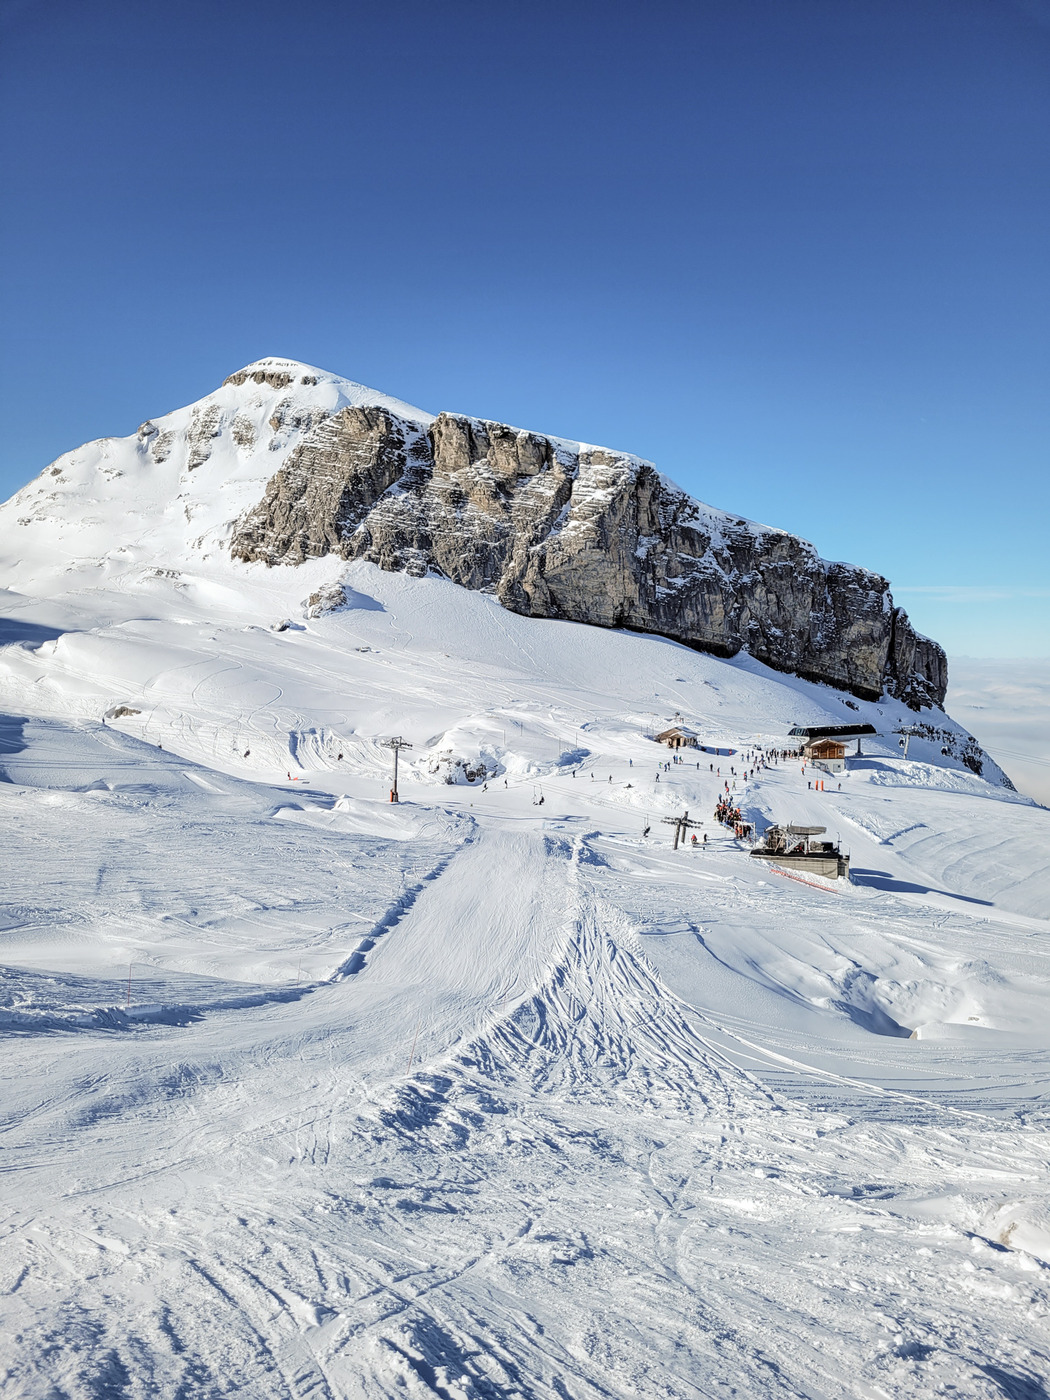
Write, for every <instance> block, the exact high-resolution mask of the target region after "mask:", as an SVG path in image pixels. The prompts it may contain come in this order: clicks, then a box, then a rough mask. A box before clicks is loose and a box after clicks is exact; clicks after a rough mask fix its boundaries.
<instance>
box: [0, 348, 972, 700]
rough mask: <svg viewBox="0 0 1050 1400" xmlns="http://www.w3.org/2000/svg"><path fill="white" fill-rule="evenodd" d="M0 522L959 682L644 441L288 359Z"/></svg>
mask: <svg viewBox="0 0 1050 1400" xmlns="http://www.w3.org/2000/svg"><path fill="white" fill-rule="evenodd" d="M114 516H115V517H116V518H114ZM0 526H2V527H3V534H4V535H5V536H6V535H7V533H8V529H9V528H10V535H11V548H12V549H13V550H15V551H18V552H23V551H24V552H25V554H26V555H28V556H29V557H32V556H33V555H34V554H37V555H38V554H39V553H40V552H41V550H42V551H43V553H44V554H45V556H46V557H47V558H48V559H49V560H51V561H53V559H54V544H55V542H56V540H57V541H58V542H60V543H61V545H62V547H63V549H64V550H65V551H68V553H69V556H70V563H71V564H73V563H75V564H77V565H79V566H80V567H85V566H87V567H89V568H90V567H103V568H105V569H106V570H108V571H111V570H112V569H113V568H121V567H124V566H127V565H129V564H131V565H137V564H141V563H142V562H144V561H146V562H148V563H149V564H150V565H153V566H158V565H159V566H161V567H177V566H178V563H179V562H180V561H182V560H185V559H187V558H190V557H193V556H198V557H199V556H207V555H208V553H209V552H211V551H215V550H221V551H226V550H227V549H230V550H232V553H233V555H234V557H235V558H237V559H240V560H245V561H251V560H262V561H264V562H265V563H267V564H274V563H293V564H297V563H300V562H301V561H302V560H303V559H306V558H313V557H322V556H326V555H335V556H336V557H342V558H347V559H353V558H358V559H368V560H370V561H372V562H373V563H377V564H379V565H380V566H381V567H382V568H384V569H392V570H401V569H406V570H408V571H409V572H411V573H416V574H425V573H427V572H430V571H437V572H440V573H441V574H442V575H443V576H445V577H447V578H450V579H452V580H453V581H454V582H456V583H459V584H462V585H463V586H465V587H468V588H477V589H484V590H487V591H491V592H493V593H494V594H495V595H496V596H497V597H498V598H499V600H500V602H501V603H502V604H503V605H504V606H505V607H508V608H510V609H512V610H513V611H515V612H520V613H524V614H526V615H529V616H534V617H560V618H565V619H568V620H571V621H575V622H588V623H591V624H595V625H599V626H605V627H630V628H633V629H635V630H638V631H643V632H657V633H660V634H662V635H664V636H669V637H672V638H674V639H676V640H678V641H683V642H686V643H688V644H689V645H691V646H697V647H700V648H702V649H703V650H706V651H710V652H713V653H714V654H715V655H719V656H734V655H736V654H737V652H739V651H740V650H741V649H743V648H746V649H747V650H748V651H749V653H750V654H751V655H752V656H754V657H756V658H757V659H758V660H761V661H764V662H766V663H767V664H768V665H771V666H773V667H775V668H776V669H778V670H784V671H795V672H797V673H798V674H800V675H807V676H811V677H813V678H814V679H816V680H821V681H826V682H828V683H830V684H832V685H837V686H840V687H843V688H845V689H848V690H850V691H852V692H853V693H854V694H855V695H858V696H860V697H863V698H866V699H872V698H878V696H879V695H880V694H882V693H883V691H884V690H885V691H888V692H889V693H890V694H893V695H897V696H899V697H900V698H902V699H904V700H906V701H907V702H908V703H909V704H910V705H911V706H912V707H913V708H914V709H916V710H918V709H920V708H922V707H924V706H929V705H939V704H940V703H941V702H942V701H943V699H944V693H945V686H946V684H947V667H946V662H945V657H944V653H943V651H942V650H941V648H940V647H938V646H937V645H936V643H934V642H931V641H929V639H928V638H924V637H920V636H918V635H917V634H916V633H915V631H914V629H913V628H912V627H911V625H910V623H909V621H908V618H907V615H906V614H905V613H904V612H903V611H902V610H901V609H900V608H897V607H895V606H894V603H893V599H892V597H891V595H890V592H889V585H888V583H887V581H886V580H885V579H884V578H882V577H881V576H880V575H878V574H873V573H871V572H870V571H868V570H865V569H860V568H857V567H854V566H852V565H848V564H837V563H828V562H827V561H826V560H823V559H821V558H820V556H819V555H818V554H817V551H816V550H815V549H814V548H813V546H812V545H810V544H808V543H806V542H805V541H804V540H800V539H798V538H797V537H796V536H793V535H789V534H787V533H785V532H784V531H780V530H773V529H770V528H768V527H767V526H762V525H756V524H754V523H753V522H751V521H747V520H743V519H739V518H736V517H733V516H729V515H726V514H725V513H724V512H721V511H716V510H714V509H712V508H711V507H709V506H705V505H701V504H700V503H699V502H697V501H695V500H692V499H691V498H690V497H689V496H687V495H686V494H685V493H684V492H683V491H681V490H679V488H678V487H676V486H675V485H674V484H673V483H672V482H670V481H668V480H667V478H666V477H663V476H662V475H661V474H660V473H658V472H657V471H656V470H655V468H654V467H653V466H652V465H651V464H650V463H648V462H644V461H642V460H641V459H640V458H637V457H634V456H631V455H630V454H627V453H622V452H615V451H611V450H609V449H607V448H599V447H592V446H589V445H587V444H583V443H577V442H567V441H565V440H564V439H560V438H553V437H550V436H544V435H541V434H538V433H533V432H526V431H522V430H519V429H516V428H510V427H508V426H507V425H506V424H500V423H493V422H489V421H486V420H481V419H476V418H467V417H464V416H462V415H458V414H450V413H442V414H440V415H439V416H438V417H437V418H434V417H433V415H430V414H427V413H423V412H422V411H421V410H419V409H414V408H411V407H410V406H409V405H407V404H404V403H402V402H400V401H399V400H396V399H392V398H389V397H388V396H386V395H383V394H379V393H376V392H375V391H373V390H370V389H366V388H364V387H363V386H361V385H359V384H353V383H351V382H350V381H348V380H344V379H339V378H337V377H336V376H334V375H331V374H326V373H325V372H323V371H321V370H318V369H315V368H313V367H311V366H307V365H302V364H298V363H296V362H293V361H287V360H273V359H268V360H260V361H258V362H257V363H255V364H253V365H249V366H247V368H245V369H243V370H239V371H238V372H237V373H235V374H232V375H230V377H229V378H228V379H227V380H226V381H225V383H224V384H223V386H222V388H221V389H219V390H217V391H216V392H215V393H214V394H209V395H208V396H207V397H206V398H204V399H201V400H200V402H199V403H196V404H193V405H191V406H190V407H189V408H186V409H181V410H178V411H177V412H175V413H171V414H168V415H167V416H166V417H164V418H160V419H157V420H155V421H154V420H150V421H147V422H145V423H143V424H142V426H141V427H140V429H139V431H138V433H137V434H136V435H135V436H133V437H131V438H125V439H120V440H113V439H103V440H102V441H101V442H96V443H89V444H88V445H87V446H85V447H82V448H80V449H78V450H77V451H76V452H73V453H68V454H67V455H66V456H64V457H62V458H60V459H59V460H58V461H57V462H56V463H54V464H53V465H52V466H50V467H48V468H47V469H46V470H45V471H44V472H43V474H42V475H41V477H40V478H38V480H37V481H35V482H34V483H32V484H31V485H30V486H28V487H26V488H25V490H24V491H21V492H19V494H18V495H17V496H16V497H15V498H14V500H13V501H12V502H10V503H9V504H8V505H7V506H6V507H5V508H4V511H3V513H2V514H0ZM92 526H94V528H92ZM23 534H24V535H27V538H22V537H20V536H22V535H23Z"/></svg>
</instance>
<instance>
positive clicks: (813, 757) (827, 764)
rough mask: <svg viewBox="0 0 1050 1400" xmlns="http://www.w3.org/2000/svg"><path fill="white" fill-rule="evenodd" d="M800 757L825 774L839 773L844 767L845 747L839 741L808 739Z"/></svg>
mask: <svg viewBox="0 0 1050 1400" xmlns="http://www.w3.org/2000/svg"><path fill="white" fill-rule="evenodd" d="M802 756H803V758H805V759H808V761H809V762H810V763H812V765H813V767H814V768H822V769H823V770H824V772H825V773H841V772H842V771H843V770H844V769H845V767H846V745H845V744H844V743H842V741H841V740H839V739H810V741H809V743H808V744H805V745H803V748H802Z"/></svg>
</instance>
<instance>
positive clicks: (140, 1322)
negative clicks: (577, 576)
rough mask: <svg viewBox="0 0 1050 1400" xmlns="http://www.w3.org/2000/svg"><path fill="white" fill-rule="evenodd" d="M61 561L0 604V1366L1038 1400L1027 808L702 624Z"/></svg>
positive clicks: (304, 578)
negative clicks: (766, 855) (810, 830)
mask: <svg viewBox="0 0 1050 1400" xmlns="http://www.w3.org/2000/svg"><path fill="white" fill-rule="evenodd" d="M107 567H108V566H106V565H104V564H102V563H100V564H99V565H98V567H97V569H96V571H95V573H93V574H92V573H85V571H84V570H83V569H80V568H79V566H78V569H77V570H74V571H73V572H72V574H71V575H70V576H69V578H68V579H67V580H66V582H65V584H62V585H61V586H60V584H61V580H59V581H58V582H55V580H54V579H52V580H51V582H50V583H48V585H47V586H46V587H45V586H44V584H43V583H39V584H32V580H30V582H29V583H26V584H25V589H26V591H18V592H15V591H13V590H8V591H7V592H6V593H5V594H3V595H0V601H2V604H3V607H2V612H3V615H4V619H5V621H4V623H3V628H4V632H3V637H2V638H0V640H2V641H3V643H4V645H3V646H2V647H0V709H2V711H3V719H2V722H0V772H2V776H3V779H4V781H3V782H0V821H2V822H3V850H4V873H5V880H4V886H3V903H2V905H0V963H2V967H0V977H2V981H0V1031H2V1033H3V1036H4V1042H3V1044H4V1069H5V1076H4V1098H3V1128H4V1133H3V1138H2V1140H0V1141H2V1146H3V1155H2V1158H0V1162H2V1165H3V1168H4V1173H5V1175H4V1181H5V1183H6V1188H7V1189H6V1190H5V1192H4V1200H3V1208H2V1216H0V1218H2V1236H0V1237H2V1248H0V1325H2V1342H3V1345H2V1350H0V1377H2V1384H0V1389H2V1393H3V1395H4V1397H5V1400H6V1397H33V1398H34V1400H45V1397H46V1398H47V1400H58V1397H62V1398H63V1400H65V1398H66V1397H68V1400H81V1397H92V1398H93V1400H102V1398H103V1397H105V1400H117V1397H120V1400H124V1397H170V1400H176V1397H180V1398H181V1400H190V1397H208V1398H209V1400H211V1398H212V1397H214V1398H215V1400H217V1398H218V1397H230V1396H243V1397H251V1400H269V1397H297V1398H298V1397H315V1398H316V1400H322V1398H323V1397H340V1400H342V1397H355V1398H356V1397H381V1396H399V1397H430V1396H440V1397H445V1398H446V1400H448V1398H449V1397H454V1398H455V1400H466V1398H467V1397H469V1398H470V1400H475V1398H476V1397H486V1398H487V1397H503V1396H516V1397H550V1400H556V1398H557V1400H608V1398H609V1397H635V1396H645V1397H651V1396H664V1397H701V1396H703V1397H708V1396H733V1395H735V1396H741V1397H749V1400H750V1398H752V1397H765V1396H771V1397H779V1396H784V1397H814V1398H816V1397H821V1398H822V1400H830V1397H840V1396H850V1397H854V1396H855V1397H864V1398H865V1400H881V1398H882V1397H905V1396H907V1397H915V1396H926V1395H931V1396H932V1395H940V1394H943V1395H950V1396H953V1397H985V1398H986V1400H1002V1397H1005V1398H1006V1400H1045V1397H1046V1396H1047V1393H1048V1392H1047V1389H1046V1385H1047V1377H1048V1376H1050V1339H1048V1326H1047V1322H1048V1304H1050V1221H1048V1214H1047V1209H1048V1201H1050V1188H1048V1177H1047V1165H1048V1160H1050V1132H1048V1114H1047V1080H1048V1076H1050V1030H1048V1027H1050V1017H1048V1009H1050V956H1048V954H1050V944H1048V942H1047V935H1048V933H1050V922H1048V908H1050V898H1048V896H1050V812H1048V811H1046V810H1045V809H1043V808H1041V807H1038V806H1035V805H1034V804H1032V803H1031V802H1030V801H1028V800H1027V799H1024V798H1021V797H1019V796H1017V795H1016V794H1014V793H1012V792H1010V791H1009V790H1007V789H1005V788H1004V787H1003V786H1002V785H1000V784H998V783H996V782H986V781H984V780H982V779H981V778H978V777H976V776H975V775H974V774H972V773H971V772H969V771H968V770H967V769H966V768H965V767H963V766H962V765H961V764H960V763H958V762H956V761H955V760H954V759H953V758H952V757H950V755H948V756H946V755H945V754H943V753H942V752H941V749H942V747H944V744H943V742H942V741H941V740H938V739H936V738H934V739H930V740H926V739H923V738H917V739H913V740H912V745H911V749H910V752H909V756H908V758H907V759H906V760H904V759H902V758H901V757H900V755H899V751H898V749H897V745H896V739H895V736H894V735H893V730H894V728H895V726H897V725H898V724H900V723H901V722H905V723H913V722H914V721H915V720H916V716H914V715H913V714H911V713H910V712H909V711H907V710H904V709H902V708H900V707H899V706H897V705H896V704H895V703H893V702H883V703H881V704H865V703H863V702H856V701H852V700H849V699H848V698H847V697H845V696H843V695H840V694H838V693H837V692H835V691H833V690H829V689H827V688H825V687H821V686H818V685H814V684H809V683H807V682H804V681H799V680H797V679H795V678H793V677H785V676H782V675H777V674H775V673H773V672H771V671H769V670H767V669H766V668H764V667H763V666H761V665H759V664H757V663H755V662H754V661H751V660H749V659H748V658H747V657H745V656H741V657H740V658H738V659H737V660H735V661H732V662H725V661H719V660H716V659H714V658H712V657H708V656H703V655H700V654H698V653H695V652H692V651H689V650H687V649H685V648H683V647H681V646H677V645H675V644H673V643H670V642H667V641H664V640H661V639H660V638H657V637H644V636H636V635H629V634H625V633H617V632H602V631H598V630H596V629H590V628H586V627H581V626H576V625H573V624H567V623H558V622H548V621H537V620H527V619H523V618H520V617H517V616H514V615H512V614H510V613H507V612H505V611H503V610H502V609H501V608H500V607H499V606H498V604H497V603H496V602H495V600H494V599H492V598H489V597H486V596H484V595H482V594H476V593H468V592H465V591H463V590H460V589H457V588H455V587H453V586H452V585H450V584H447V583H445V582H442V581H440V580H437V579H411V578H408V577H406V576H404V575H398V574H384V573H381V572H380V571H379V570H377V569H375V568H374V567H372V566H370V565H363V564H361V565H352V566H350V568H349V569H345V568H344V566H343V565H342V564H340V563H339V561H337V560H325V561H316V562H314V563H311V564H307V565H303V566H301V567H300V568H298V569H273V570H266V569H265V568H263V567H262V566H259V565H253V566H233V565H231V564H229V562H225V563H223V562H221V561H220V560H218V559H216V560H215V562H213V563H212V564H208V563H207V562H206V559H205V560H203V561H198V563H197V564H196V565H194V566H192V567H191V566H189V565H187V566H186V567H185V568H184V567H182V565H181V564H179V565H178V566H177V567H173V568H172V569H171V570H167V571H165V570H159V569H156V568H145V567H140V566H139V565H138V564H137V563H135V562H134V561H132V564H130V565H129V566H128V567H127V568H126V569H124V571H123V572H118V573H116V574H113V575H112V576H111V575H110V574H108V573H107ZM336 577H339V578H342V579H344V580H345V582H346V586H347V589H348V594H347V596H348V599H349V605H348V606H347V607H345V608H343V609H342V610H340V611H338V612H335V613H332V614H330V615H328V616H324V617H320V618H313V619H310V618H308V617H306V615H305V613H304V610H303V608H302V607H301V606H300V604H301V602H302V600H303V599H304V598H305V597H306V596H307V595H308V594H309V593H310V592H311V591H314V590H317V589H320V588H323V587H324V586H325V585H326V584H330V583H331V582H332V581H333V580H334V579H335V578H336ZM56 578H57V575H56ZM31 584H32V586H30V585H31ZM288 619H290V620H291V623H290V625H287V626H284V627H283V628H282V630H274V628H275V625H279V624H281V623H282V622H284V621H285V620H288ZM676 714H679V715H680V716H681V717H682V718H683V719H684V721H685V722H687V723H688V724H690V725H691V726H693V728H694V729H695V730H696V731H697V732H698V733H699V734H700V735H701V739H702V742H703V743H705V744H706V745H707V746H708V749H709V750H710V751H709V752H705V753H688V754H687V757H686V761H685V762H684V763H682V764H676V765H674V766H672V767H671V768H670V769H668V770H662V769H661V767H660V765H661V764H662V762H663V761H664V760H666V759H667V757H668V754H667V752H666V750H662V749H660V748H658V747H657V745H656V744H655V743H654V742H653V741H652V739H651V738H648V737H646V736H647V733H650V734H651V733H652V732H653V731H654V729H659V728H662V727H664V725H665V724H666V723H668V722H670V721H672V720H674V718H675V716H676ZM104 716H105V717H106V722H105V724H103V723H102V719H103V717H104ZM919 718H921V719H923V720H926V721H928V722H931V723H933V724H934V725H935V726H941V727H942V728H944V729H946V730H948V731H951V732H952V733H956V732H958V726H955V725H954V724H952V722H951V721H949V720H947V719H945V718H944V717H942V716H940V714H939V713H931V712H929V711H926V712H924V714H923V715H922V716H920V717H919ZM866 720H870V721H871V722H872V723H874V724H875V726H876V728H877V729H878V730H879V731H880V734H882V735H885V736H887V737H885V738H881V739H878V740H870V741H869V740H866V741H865V756H864V757H863V758H862V759H860V760H858V761H856V762H855V763H854V764H853V765H852V766H851V768H850V770H849V771H848V773H847V774H845V775H844V776H843V778H842V786H841V791H839V790H838V788H837V782H838V779H837V778H836V779H834V780H831V779H826V783H827V790H826V791H823V792H822V791H814V790H812V789H811V788H810V787H808V786H807V784H808V783H809V782H810V781H812V778H813V774H812V771H811V772H810V773H809V774H805V775H804V774H803V773H802V772H801V769H800V765H799V764H798V762H797V761H785V762H781V763H779V764H771V765H770V766H768V767H765V768H759V769H758V771H757V772H753V768H754V765H753V763H752V761H751V760H750V759H749V758H748V754H749V753H751V752H753V751H754V750H755V748H756V747H757V746H762V747H766V748H769V747H773V746H777V745H780V744H783V743H784V742H785V738H786V734H787V730H788V728H789V727H790V726H791V725H792V724H794V723H809V724H820V723H842V722H857V721H866ZM396 734H400V735H402V736H404V737H405V738H406V739H407V740H409V741H410V742H411V743H412V745H413V747H412V748H411V749H407V750H405V751H404V752H403V754H402V759H401V764H402V766H401V775H400V779H401V781H400V786H401V796H402V799H403V800H402V803H401V805H400V806H397V807H393V806H391V804H390V803H389V802H388V801H387V800H386V797H387V793H388V789H389V773H390V759H391V755H390V752H389V750H387V749H384V748H383V747H382V746H381V744H380V742H379V740H380V739H382V738H384V737H387V736H391V735H396ZM714 750H717V751H718V752H717V753H715V752H714ZM697 764H699V766H697ZM482 768H484V769H485V771H486V772H487V774H488V777H487V781H485V780H484V779H482V778H480V777H479V778H477V779H476V780H475V781H470V780H469V777H468V775H469V774H471V773H475V774H476V773H478V772H479V771H480V770H481V769H482ZM711 768H715V769H717V770H719V771H717V772H712V771H711ZM745 771H747V772H748V773H752V776H751V777H750V778H748V779H745V778H744V776H743V775H744V772H745ZM992 776H993V777H994V776H995V774H994V773H993V774H992ZM726 782H728V783H729V784H730V785H731V792H732V794H733V796H734V797H735V798H736V799H738V800H739V802H740V804H741V805H742V807H743V809H744V811H745V815H748V816H750V817H752V818H753V819H755V820H758V821H760V822H761V823H763V824H764V823H766V822H768V821H769V820H771V819H780V820H795V821H801V822H813V823H816V824H820V825H826V826H827V827H828V828H829V831H830V833H831V834H832V835H839V836H840V837H841V839H842V842H843V845H844V847H845V848H848V849H849V850H850V852H851V855H852V862H853V881H852V882H851V883H850V884H848V885H847V884H836V885H833V886H831V887H824V886H823V885H822V884H821V883H820V882H819V881H816V882H814V883H813V884H811V885H807V884H803V883H800V882H798V881H797V880H791V879H787V878H783V877H782V876H780V875H778V874H777V873H776V872H774V871H772V870H770V869H769V868H768V867H767V866H765V865H764V864H763V863H761V862H758V861H755V860H751V859H750V858H749V856H748V854H747V850H746V848H745V847H743V846H741V845H740V844H739V843H738V842H736V841H735V840H734V839H733V838H732V836H731V835H730V834H729V833H728V832H727V831H726V830H725V829H723V828H721V827H719V826H716V825H715V824H714V822H713V821H712V810H713V807H714V804H715V800H716V797H717V795H718V793H719V792H720V791H723V790H724V784H725V783H726ZM541 797H542V799H543V800H542V803H541V802H540V798H541ZM683 809H688V810H689V811H690V813H691V814H692V815H693V816H695V817H697V818H700V819H702V820H703V822H704V827H703V831H704V832H706V834H707V836H708V838H709V839H708V845H707V849H706V850H703V849H698V850H694V849H692V848H688V849H684V850H679V851H678V852H673V851H672V849H671V839H670V830H671V829H670V827H669V826H667V825H664V824H663V821H662V819H663V818H664V817H666V816H668V815H670V814H671V813H678V812H681V811H682V810H683ZM646 826H649V827H650V832H649V835H648V836H643V831H644V829H645V828H646Z"/></svg>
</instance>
